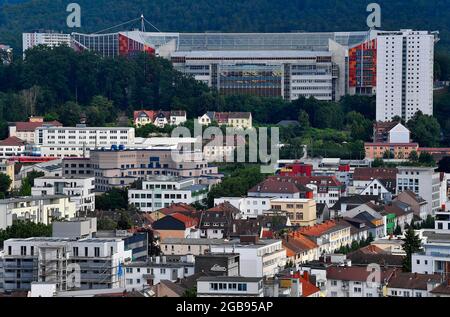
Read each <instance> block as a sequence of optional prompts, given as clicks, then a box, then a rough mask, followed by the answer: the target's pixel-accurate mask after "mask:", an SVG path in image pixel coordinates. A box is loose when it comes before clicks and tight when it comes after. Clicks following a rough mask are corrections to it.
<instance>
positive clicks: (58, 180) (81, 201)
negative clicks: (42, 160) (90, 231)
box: [31, 177, 95, 212]
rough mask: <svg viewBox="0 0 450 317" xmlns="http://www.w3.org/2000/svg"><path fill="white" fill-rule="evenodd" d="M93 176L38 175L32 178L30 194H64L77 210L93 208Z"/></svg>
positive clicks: (42, 195)
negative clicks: (38, 176) (32, 184)
mask: <svg viewBox="0 0 450 317" xmlns="http://www.w3.org/2000/svg"><path fill="white" fill-rule="evenodd" d="M94 189H95V178H94V177H40V178H36V179H35V180H34V186H33V187H32V188H31V195H32V196H41V197H45V196H53V195H66V196H69V197H70V201H72V202H74V203H75V204H76V209H77V211H79V212H86V211H93V210H95V194H94Z"/></svg>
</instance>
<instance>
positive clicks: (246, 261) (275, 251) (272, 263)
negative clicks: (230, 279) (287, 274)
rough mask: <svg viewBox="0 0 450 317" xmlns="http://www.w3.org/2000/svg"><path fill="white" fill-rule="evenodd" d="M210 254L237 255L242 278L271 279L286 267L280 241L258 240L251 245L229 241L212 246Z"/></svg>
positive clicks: (284, 253) (283, 250)
mask: <svg viewBox="0 0 450 317" xmlns="http://www.w3.org/2000/svg"><path fill="white" fill-rule="evenodd" d="M210 249H211V253H237V254H239V272H240V275H241V276H243V277H273V276H274V275H275V274H277V273H278V272H279V271H281V270H282V269H284V267H285V265H286V250H285V249H284V248H283V245H282V242H281V240H258V239H257V238H256V239H255V241H253V242H252V243H244V242H243V241H242V238H241V241H240V242H239V241H236V242H234V241H230V242H228V243H225V244H222V245H212V246H211V248H210Z"/></svg>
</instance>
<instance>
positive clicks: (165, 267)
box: [125, 255, 195, 290]
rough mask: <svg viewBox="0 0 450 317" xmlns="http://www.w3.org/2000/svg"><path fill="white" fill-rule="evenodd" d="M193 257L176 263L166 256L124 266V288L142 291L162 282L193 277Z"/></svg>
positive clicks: (184, 257)
mask: <svg viewBox="0 0 450 317" xmlns="http://www.w3.org/2000/svg"><path fill="white" fill-rule="evenodd" d="M194 271H195V269H194V256H193V255H187V256H182V257H180V258H179V259H178V260H177V261H171V260H168V259H167V257H166V256H161V257H156V258H154V259H153V258H152V259H150V260H149V261H147V262H144V261H134V262H131V263H128V264H126V265H125V288H126V289H127V290H133V289H134V290H142V289H146V288H149V287H151V286H153V285H157V284H159V282H161V281H162V280H167V281H171V282H176V281H177V280H179V279H183V278H185V277H188V276H191V275H193V274H194V273H195V272H194Z"/></svg>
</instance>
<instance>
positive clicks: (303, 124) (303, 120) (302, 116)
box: [298, 110, 310, 130]
mask: <svg viewBox="0 0 450 317" xmlns="http://www.w3.org/2000/svg"><path fill="white" fill-rule="evenodd" d="M298 122H299V123H300V128H301V129H302V130H308V129H309V127H310V123H309V115H308V113H307V112H306V111H304V110H300V113H299V115H298Z"/></svg>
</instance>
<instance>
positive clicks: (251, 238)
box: [239, 235, 259, 244]
mask: <svg viewBox="0 0 450 317" xmlns="http://www.w3.org/2000/svg"><path fill="white" fill-rule="evenodd" d="M239 240H240V242H241V243H249V244H250V243H252V244H257V243H258V241H259V238H258V236H257V235H242V236H240V237H239Z"/></svg>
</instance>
